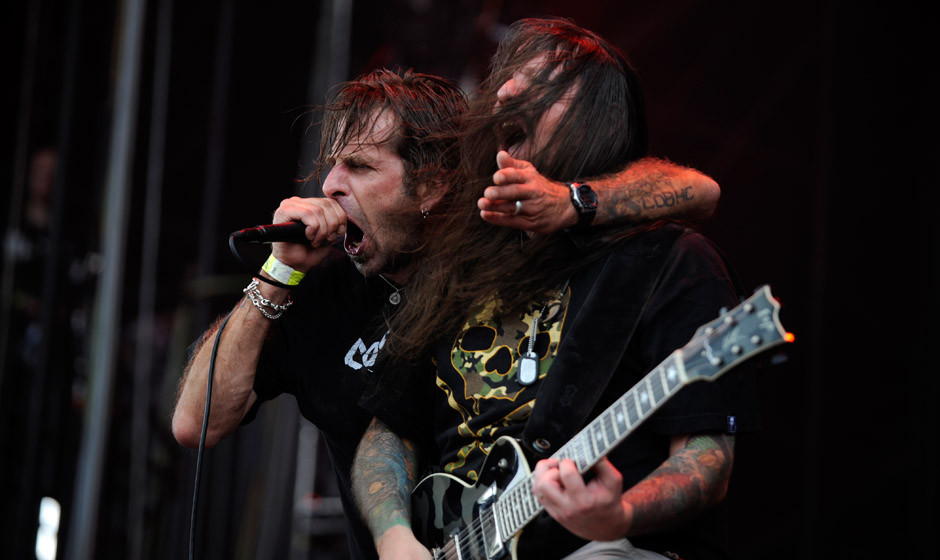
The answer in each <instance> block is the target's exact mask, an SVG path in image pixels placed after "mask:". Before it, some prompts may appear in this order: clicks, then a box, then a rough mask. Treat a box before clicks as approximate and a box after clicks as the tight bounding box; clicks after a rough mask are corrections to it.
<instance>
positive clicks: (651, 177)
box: [598, 172, 695, 221]
mask: <svg viewBox="0 0 940 560" xmlns="http://www.w3.org/2000/svg"><path fill="white" fill-rule="evenodd" d="M694 198H695V194H694V192H693V188H692V186H691V185H687V186H675V185H673V182H672V179H671V178H670V177H669V175H668V174H666V173H663V172H653V173H649V174H647V175H644V176H643V177H642V178H641V179H637V180H635V181H633V182H632V184H631V188H629V189H616V190H615V191H613V192H612V193H611V200H610V203H609V204H606V205H600V206H599V207H598V212H601V211H603V212H605V214H606V215H605V217H606V218H607V219H608V220H613V219H616V218H627V219H631V220H637V221H639V220H641V219H642V220H648V219H656V218H660V217H665V216H672V217H678V216H680V215H681V214H682V212H681V211H680V210H679V208H678V207H679V206H681V205H683V204H685V203H688V202H691V201H692V200H693V199H694ZM605 221H607V220H605Z"/></svg>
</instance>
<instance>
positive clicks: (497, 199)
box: [478, 151, 721, 233]
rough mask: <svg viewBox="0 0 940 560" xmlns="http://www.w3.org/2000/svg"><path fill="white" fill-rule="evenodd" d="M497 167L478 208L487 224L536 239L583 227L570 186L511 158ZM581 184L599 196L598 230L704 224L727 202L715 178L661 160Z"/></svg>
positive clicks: (503, 156)
mask: <svg viewBox="0 0 940 560" xmlns="http://www.w3.org/2000/svg"><path fill="white" fill-rule="evenodd" d="M496 162H497V164H498V165H499V170H498V171H496V173H494V174H493V183H494V184H493V185H492V186H490V187H487V189H486V190H485V191H484V197H483V198H481V199H480V201H479V203H478V206H479V208H480V216H481V217H482V218H483V219H484V220H486V221H488V222H490V223H492V224H496V225H501V226H508V227H514V228H518V229H524V230H526V231H531V232H533V233H551V232H554V231H558V230H560V229H564V228H568V227H571V226H574V225H575V224H577V223H578V215H577V212H576V211H575V209H574V206H573V205H572V203H571V190H570V189H569V187H568V186H567V185H566V184H564V183H558V182H554V181H550V180H549V179H547V178H545V177H544V176H542V175H541V174H540V173H539V172H538V170H537V169H535V167H533V166H532V164H530V163H529V162H527V161H524V160H519V159H514V158H513V157H512V156H510V155H509V154H508V153H506V152H502V151H501V152H499V154H497V156H496ZM581 181H582V182H584V183H588V184H590V185H591V187H592V188H593V189H594V191H595V192H596V193H597V197H598V204H597V214H596V216H595V217H594V221H593V224H607V223H616V222H619V221H624V222H648V221H652V220H659V219H664V218H672V219H686V220H700V219H704V218H708V217H709V216H711V215H712V214H713V213H714V212H715V208H716V207H717V205H718V199H719V197H720V196H721V190H720V189H719V187H718V183H716V182H715V181H714V180H712V179H711V178H710V177H708V176H706V175H703V174H702V173H700V172H698V171H696V170H694V169H690V168H688V167H682V166H680V165H676V164H674V163H671V162H668V161H665V160H661V159H656V158H644V159H642V160H639V161H636V162H634V163H632V164H630V165H629V166H627V167H626V168H624V169H623V170H622V171H620V172H619V173H616V174H614V175H610V176H607V177H603V178H595V179H590V178H584V179H581ZM516 201H520V202H521V206H520V205H517V204H516ZM517 208H518V210H519V211H518V212H516V210H517Z"/></svg>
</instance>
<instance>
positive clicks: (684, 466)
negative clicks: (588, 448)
mask: <svg viewBox="0 0 940 560" xmlns="http://www.w3.org/2000/svg"><path fill="white" fill-rule="evenodd" d="M733 462H734V438H733V436H729V435H725V434H696V435H687V436H675V437H674V438H673V439H672V442H671V444H670V456H669V458H668V459H666V461H665V462H664V463H663V464H662V465H660V466H659V467H658V468H657V469H656V470H655V471H653V472H652V473H650V475H649V476H647V477H646V478H644V479H643V480H642V481H640V482H638V483H637V484H636V485H635V486H633V487H632V488H629V489H628V490H627V491H626V492H623V491H622V480H623V479H622V478H621V476H620V472H619V471H617V469H616V468H614V466H613V465H612V464H611V463H610V462H608V461H607V460H606V459H604V460H603V461H601V462H600V463H598V465H597V466H596V467H595V473H596V475H597V476H596V477H595V478H593V479H592V480H591V481H590V482H588V483H585V482H584V479H583V478H582V477H581V475H580V474H578V472H577V468H576V467H575V465H574V463H573V462H572V461H571V460H570V459H566V460H563V461H561V463H560V464H559V462H558V461H557V460H555V459H546V460H543V461H539V463H538V464H537V465H536V467H535V472H534V481H533V484H532V490H533V493H534V494H535V495H536V497H537V498H538V500H539V501H540V502H541V504H542V505H543V506H545V509H546V511H548V513H549V515H551V516H552V517H553V518H554V519H555V520H556V521H558V522H559V523H560V524H561V525H562V526H564V527H565V528H567V529H568V530H569V531H571V532H572V533H574V534H576V535H578V536H580V537H582V538H586V539H589V540H604V541H607V540H615V539H619V538H622V537H629V536H632V535H640V534H644V533H649V532H652V531H656V530H658V529H662V528H665V527H668V526H671V525H675V524H676V523H677V522H681V521H683V520H685V519H688V518H689V517H691V516H693V515H695V514H696V513H698V512H700V511H702V510H704V509H706V508H708V507H711V506H713V505H715V504H717V503H718V502H720V501H721V500H722V499H724V497H725V494H726V493H727V491H728V481H729V479H730V477H731V465H732V463H733Z"/></svg>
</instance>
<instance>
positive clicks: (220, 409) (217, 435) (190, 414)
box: [173, 197, 346, 447]
mask: <svg viewBox="0 0 940 560" xmlns="http://www.w3.org/2000/svg"><path fill="white" fill-rule="evenodd" d="M274 220H275V222H277V223H279V222H287V221H291V220H302V221H303V222H304V223H305V224H307V232H306V233H307V239H309V240H310V243H309V244H301V243H274V244H273V245H272V251H273V254H274V256H275V257H276V258H277V259H278V260H279V261H280V262H281V263H284V264H285V265H287V266H290V267H291V268H294V269H295V270H300V271H307V270H309V269H310V268H312V267H313V266H315V265H316V264H318V263H319V262H320V261H321V260H322V259H323V258H324V256H325V255H326V251H327V249H325V248H322V246H323V245H324V244H325V243H326V242H328V241H330V240H331V238H332V237H334V236H335V235H339V234H341V233H342V232H343V231H345V225H346V215H345V213H343V211H342V209H341V208H340V207H339V205H338V204H336V203H335V202H334V201H332V200H329V199H324V198H311V199H301V198H297V197H294V198H290V199H287V200H285V201H283V202H282V203H281V205H280V207H278V209H277V211H276V212H275V213H274ZM259 275H260V276H264V277H266V278H268V279H271V276H270V275H269V274H267V273H266V272H259ZM255 289H257V292H256V293H255V296H254V297H255V299H256V300H257V301H259V302H260V301H261V298H263V299H265V300H268V302H270V304H272V305H275V306H277V305H283V304H284V303H285V302H286V301H287V297H288V295H289V290H288V289H286V288H280V287H277V286H275V285H271V284H268V283H266V282H259V283H258V284H257V285H256V286H255ZM258 294H260V298H259V297H258ZM262 307H264V310H265V312H267V313H268V314H269V315H275V314H276V313H275V312H274V310H275V309H276V308H274V307H271V306H265V305H262ZM273 320H274V319H271V318H270V317H269V316H267V315H265V313H264V312H262V309H261V308H259V307H258V306H257V305H255V304H254V303H253V302H252V300H251V299H250V298H249V297H248V295H246V296H245V297H243V298H242V300H241V301H240V302H239V303H238V304H237V305H236V306H235V309H233V310H232V312H231V315H230V318H229V320H228V323H227V324H226V326H225V329H224V330H223V332H222V338H221V339H220V340H219V346H218V352H217V355H216V365H215V375H214V378H213V384H212V409H211V411H210V414H209V425H208V428H207V431H206V445H207V446H209V447H211V446H213V445H215V444H216V443H218V442H219V440H221V439H222V438H223V437H225V436H226V435H228V434H229V433H231V432H232V431H233V430H235V428H237V427H238V425H239V424H240V423H241V421H242V419H243V418H244V417H245V414H247V412H248V410H250V409H251V406H252V405H253V404H254V402H255V400H257V395H256V394H255V392H254V390H253V386H254V379H255V370H256V369H257V366H258V358H259V356H260V355H261V349H262V347H263V346H264V340H265V338H266V336H267V334H268V331H269V329H270V328H271V324H272V321H273ZM220 324H221V321H217V322H216V323H215V324H214V325H213V326H212V327H211V328H209V330H207V331H206V332H205V333H204V334H203V336H202V338H201V339H200V341H199V344H198V346H197V348H196V351H195V352H194V354H193V357H192V359H191V360H190V361H189V363H188V364H187V365H186V368H185V370H184V372H183V379H182V381H181V382H180V386H179V391H178V394H177V401H176V408H175V410H174V411H173V435H174V437H176V440H177V441H178V442H179V443H180V444H181V445H184V446H186V447H196V446H197V445H198V444H199V437H200V433H201V431H202V422H203V414H204V412H205V401H206V385H207V379H208V374H209V363H210V359H211V357H212V348H213V345H214V342H215V335H216V333H217V332H218V329H219V325H220Z"/></svg>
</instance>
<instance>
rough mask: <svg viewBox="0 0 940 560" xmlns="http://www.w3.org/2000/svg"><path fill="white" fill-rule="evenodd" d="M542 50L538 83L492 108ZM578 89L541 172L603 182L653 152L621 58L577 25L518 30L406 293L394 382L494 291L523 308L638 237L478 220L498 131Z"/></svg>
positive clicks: (469, 123) (393, 337) (634, 84)
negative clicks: (537, 231) (545, 231)
mask: <svg viewBox="0 0 940 560" xmlns="http://www.w3.org/2000/svg"><path fill="white" fill-rule="evenodd" d="M537 55H547V56H548V60H549V62H548V63H547V64H545V65H543V67H542V68H541V70H540V71H539V72H538V74H537V75H536V76H534V77H533V79H532V83H533V84H535V85H536V86H537V87H531V88H528V89H527V90H526V91H524V92H522V94H521V95H519V96H517V99H514V100H512V101H511V102H509V103H507V104H504V105H502V106H501V107H500V108H498V109H497V110H495V111H494V109H493V108H494V106H495V104H496V92H497V91H498V89H499V87H500V86H501V85H502V84H503V83H504V82H505V81H506V80H507V79H509V77H510V76H512V74H513V72H514V71H515V70H517V69H519V68H522V67H523V66H524V65H525V64H526V63H527V62H529V61H530V60H532V59H533V58H534V57H536V56H537ZM573 85H576V86H577V88H578V93H577V96H576V98H575V100H574V101H573V102H572V104H571V106H570V108H569V110H568V111H567V113H566V114H565V115H564V117H563V118H562V119H561V121H560V122H559V124H558V126H557V129H556V130H555V131H554V133H553V134H552V136H551V141H550V142H548V144H547V146H546V147H544V148H543V149H541V151H540V152H539V153H537V154H534V155H532V156H531V157H530V159H531V161H532V162H533V163H534V164H535V166H536V168H537V169H538V170H539V171H540V172H541V173H542V174H543V175H545V176H547V177H549V178H551V179H554V180H558V181H575V180H578V179H579V178H584V177H598V176H601V175H603V174H608V173H613V172H616V171H618V170H620V169H621V168H623V167H624V166H625V165H626V164H628V163H630V162H631V161H634V160H636V159H639V158H641V157H643V156H644V155H645V154H646V149H647V140H646V119H645V110H644V105H643V99H642V94H641V91H640V86H639V81H638V79H637V77H636V74H635V72H634V71H633V69H632V68H631V67H630V65H629V63H628V62H627V60H626V58H625V57H624V56H623V54H622V53H620V52H619V51H618V50H617V49H616V48H614V47H613V46H612V45H610V44H609V43H608V42H607V41H605V40H604V39H602V38H601V37H599V36H597V35H596V34H594V33H591V32H590V31H587V30H584V29H582V28H580V27H578V26H576V25H575V24H574V23H572V22H571V21H568V20H562V19H538V20H522V21H520V22H517V23H516V24H514V25H513V26H512V28H511V30H510V33H509V34H508V35H507V36H506V37H505V38H504V40H503V41H502V42H501V44H500V46H499V48H498V50H497V53H496V55H495V56H494V59H493V63H492V68H491V71H490V77H489V78H488V79H487V80H486V81H485V82H484V83H483V85H482V91H481V94H480V95H479V97H478V98H477V99H476V100H475V101H474V103H472V104H471V110H470V113H469V114H468V115H467V117H466V118H465V120H464V123H463V127H462V131H463V136H462V138H461V140H460V151H461V154H460V155H461V173H462V177H461V182H460V184H458V185H454V188H452V189H451V190H450V192H449V193H448V196H447V197H446V198H445V199H444V200H443V201H442V203H441V204H440V205H439V208H438V210H439V211H435V215H436V217H437V220H438V223H436V224H435V228H434V234H433V235H432V236H430V238H429V240H428V246H427V251H426V255H425V258H424V259H423V262H422V263H421V266H419V267H417V272H416V273H415V274H414V275H413V276H412V278H411V279H410V280H409V282H408V285H407V286H406V288H405V290H406V302H407V303H406V305H404V306H403V308H402V309H400V310H398V312H397V313H396V314H395V315H394V316H393V317H392V318H391V320H390V323H389V330H390V337H389V340H388V342H387V345H386V351H387V357H389V358H390V359H391V361H390V362H389V363H388V364H387V365H388V366H389V367H388V371H390V372H391V373H392V375H393V376H396V375H398V373H399V372H401V371H402V370H404V369H407V367H408V366H410V365H412V364H413V363H415V362H416V361H417V360H420V359H422V357H423V356H424V355H425V353H426V351H427V349H428V347H429V345H430V344H432V343H433V342H434V341H435V340H436V339H438V338H439V337H440V336H441V335H446V336H452V335H454V334H456V331H457V330H458V329H459V328H460V327H461V326H462V325H463V322H464V321H465V319H466V317H467V314H468V312H469V311H470V310H471V309H472V308H474V307H476V306H478V305H480V304H482V303H483V302H484V300H486V299H487V298H489V297H491V296H492V295H493V294H495V293H498V294H499V297H500V300H501V302H502V307H501V308H500V309H498V310H496V312H497V313H505V312H508V311H512V310H517V309H519V308H521V307H522V306H523V305H525V304H526V303H528V302H529V301H531V299H532V298H534V297H539V296H540V295H541V294H542V293H544V292H545V291H546V290H550V289H552V288H554V287H556V286H557V285H559V284H561V283H562V282H563V281H564V280H565V279H566V278H568V277H570V275H571V274H572V273H573V271H575V270H577V269H579V268H581V267H583V266H584V264H586V263H587V262H588V261H590V260H593V259H596V258H599V257H600V256H602V255H604V254H606V252H607V251H608V250H609V248H610V246H611V244H612V243H613V242H615V241H616V240H618V239H622V238H624V237H627V236H630V235H631V232H624V231H623V230H622V229H618V230H614V229H609V228H594V229H593V230H592V231H591V232H590V235H584V234H578V236H579V237H581V239H580V240H579V242H577V243H576V242H575V241H574V240H573V239H572V236H570V235H569V234H568V233H566V232H559V233H556V234H553V235H546V236H539V237H534V238H531V239H530V238H528V237H527V236H526V235H525V233H524V232H521V231H519V230H513V229H509V228H504V227H497V226H493V225H491V224H488V223H486V222H484V221H483V220H482V219H480V215H479V211H478V210H477V200H478V199H479V198H480V197H481V196H482V193H483V190H484V189H485V188H486V187H487V186H488V185H490V184H491V180H492V174H493V173H494V172H495V171H496V165H495V154H496V152H497V150H498V149H499V145H498V140H497V133H496V131H497V130H498V127H500V126H501V125H502V124H503V123H505V122H507V121H508V120H512V119H515V120H521V121H522V122H524V123H526V125H525V126H526V127H527V130H530V131H531V130H534V123H535V122H536V121H537V120H538V117H539V116H540V115H541V114H542V113H543V112H544V111H545V110H547V109H548V108H549V107H551V105H552V104H553V103H555V101H557V100H558V99H559V98H560V97H561V95H563V94H564V93H565V92H567V91H569V90H570V89H571V87H572V86H573Z"/></svg>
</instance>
